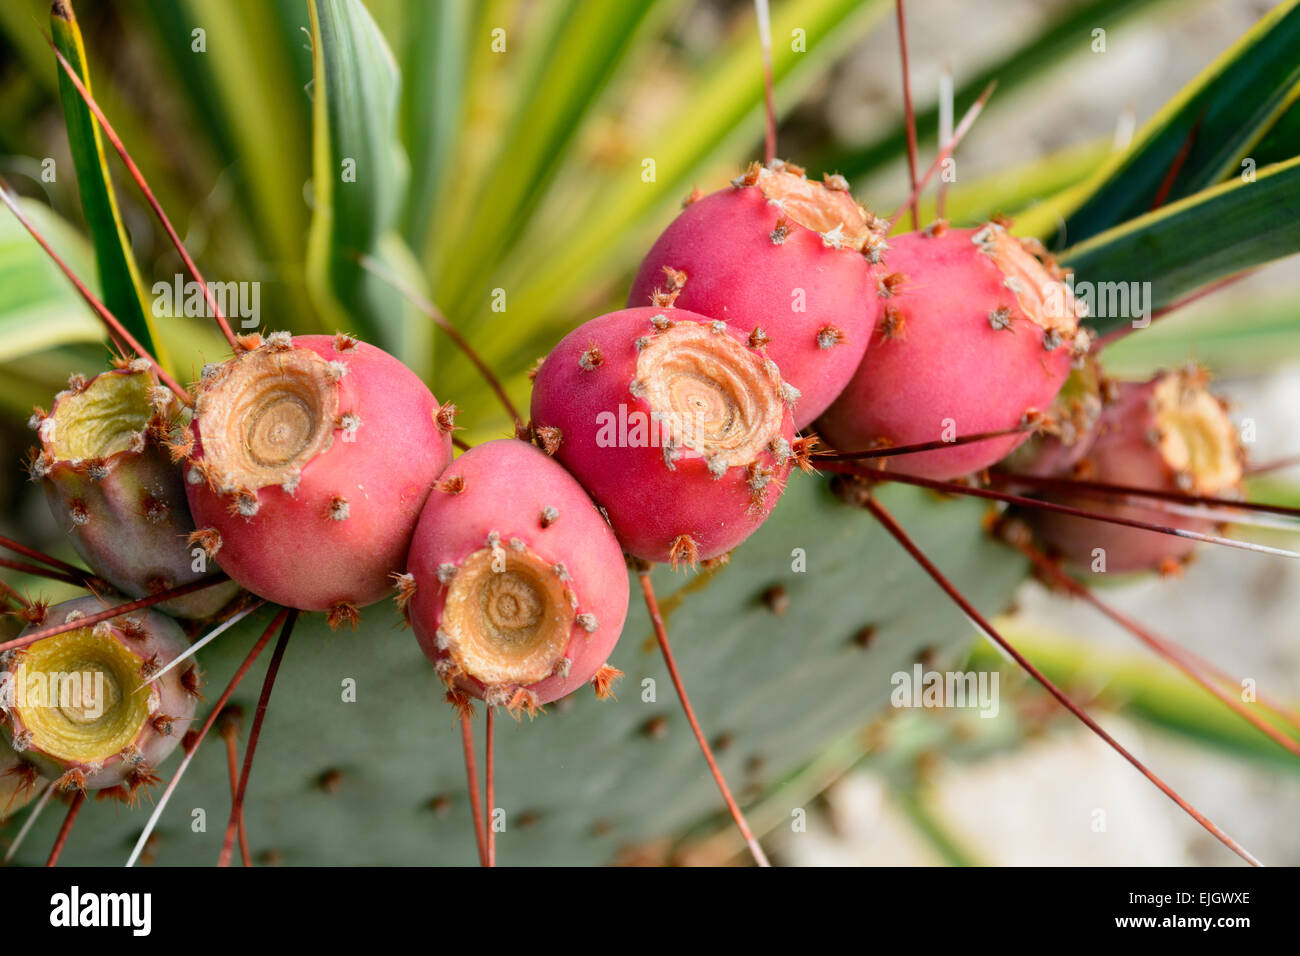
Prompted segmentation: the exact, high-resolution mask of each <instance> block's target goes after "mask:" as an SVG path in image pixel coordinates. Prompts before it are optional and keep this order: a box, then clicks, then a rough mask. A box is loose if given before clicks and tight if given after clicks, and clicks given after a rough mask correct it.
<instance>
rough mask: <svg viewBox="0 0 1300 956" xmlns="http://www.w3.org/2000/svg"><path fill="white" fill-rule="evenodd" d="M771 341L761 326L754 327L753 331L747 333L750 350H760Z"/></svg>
mask: <svg viewBox="0 0 1300 956" xmlns="http://www.w3.org/2000/svg"><path fill="white" fill-rule="evenodd" d="M771 341H772V337H771V336H770V335H768V334H767V332H766V331H764V329H763V327H762V326H761V325H758V326H755V327H754V331H752V332H750V333H749V347H750V348H751V349H761V348H762V347H763V346H764V345H766V344H767V343H768V342H771Z"/></svg>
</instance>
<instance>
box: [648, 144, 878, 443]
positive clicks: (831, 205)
mask: <svg viewBox="0 0 1300 956" xmlns="http://www.w3.org/2000/svg"><path fill="white" fill-rule="evenodd" d="M826 181H827V183H831V184H833V188H832V186H828V185H826V184H824V183H820V182H816V181H813V180H807V179H804V178H803V176H802V170H797V167H792V166H789V165H785V164H782V165H780V166H779V167H776V168H774V169H767V168H763V167H758V166H755V167H751V169H750V171H749V173H747V174H746V175H745V176H742V177H740V178H739V179H737V180H736V182H735V185H733V186H731V187H730V188H727V189H722V190H719V191H718V192H715V193H711V194H709V195H707V196H704V197H702V198H700V199H696V200H694V201H693V202H691V203H690V204H689V205H687V206H686V208H685V209H684V210H683V211H682V213H681V214H680V215H679V216H678V217H677V218H676V219H675V220H673V222H672V223H671V224H670V225H669V226H668V228H667V229H665V230H664V232H663V234H662V235H660V237H659V238H658V240H656V241H655V244H654V246H653V247H652V248H651V249H650V252H649V253H648V254H647V255H646V257H645V260H644V261H643V262H642V263H641V268H640V270H639V271H638V272H637V276H636V280H635V281H634V282H633V284H632V291H631V292H630V294H629V295H628V298H627V304H628V306H629V307H635V306H644V305H655V304H667V305H676V306H677V307H679V308H683V309H689V310H691V311H692V312H699V313H700V314H702V315H707V316H709V317H710V318H714V319H723V320H725V321H726V322H727V323H728V324H730V325H732V326H734V327H735V328H736V329H738V330H740V331H743V332H745V333H750V332H753V331H755V330H756V329H757V330H760V332H759V334H760V335H762V336H764V337H766V338H767V339H769V340H770V341H768V342H767V343H766V345H765V346H764V350H765V352H766V354H767V355H768V356H769V357H770V358H772V359H773V360H774V361H775V362H776V364H777V365H778V366H779V367H780V369H781V375H782V377H784V378H785V380H786V381H787V382H789V383H790V384H791V385H793V386H795V387H796V388H797V389H799V391H800V392H802V394H803V397H802V398H801V399H800V400H799V403H798V404H797V405H796V406H795V409H794V424H795V428H803V427H805V426H806V425H808V424H810V423H811V422H812V421H813V420H814V419H815V418H816V417H817V416H818V415H820V414H821V413H822V412H823V411H824V410H825V409H826V407H827V406H828V405H829V404H830V403H831V402H832V401H833V400H834V398H835V396H836V395H838V394H839V393H840V392H841V391H842V390H843V388H844V386H845V385H846V384H847V383H848V381H849V379H850V378H851V377H852V375H853V372H854V370H855V369H856V368H857V367H858V364H859V363H860V362H861V361H862V355H863V353H864V352H865V350H866V348H867V343H868V342H869V341H870V339H871V333H872V331H873V329H874V328H875V326H876V322H877V319H878V317H879V315H880V308H881V307H880V301H879V299H878V297H877V296H876V294H875V289H876V282H877V279H878V278H879V277H880V275H881V273H880V270H879V267H878V266H876V265H873V260H874V261H876V262H878V261H879V258H880V255H881V253H882V252H883V250H884V249H885V248H886V246H885V243H884V239H883V235H884V232H885V231H887V226H886V227H884V228H881V227H880V226H879V225H878V223H879V221H878V220H876V218H875V217H874V216H872V215H871V214H870V213H867V212H866V211H865V210H864V209H863V208H862V207H861V206H859V205H858V204H857V203H855V202H854V201H853V199H852V197H851V196H850V195H849V193H848V187H847V184H846V183H844V182H843V180H842V179H841V178H840V177H827V180H826ZM873 227H875V228H874V229H873ZM837 229H838V231H837ZM797 308H798V309H800V311H796V309H797Z"/></svg>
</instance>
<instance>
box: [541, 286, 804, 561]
mask: <svg viewBox="0 0 1300 956" xmlns="http://www.w3.org/2000/svg"><path fill="white" fill-rule="evenodd" d="M796 400H797V393H796V392H795V390H793V389H791V388H790V387H789V386H788V385H786V384H785V383H784V382H783V381H782V380H781V376H780V372H779V370H778V369H777V368H776V365H775V363H773V362H772V361H771V360H770V359H766V358H765V357H764V356H763V355H762V354H761V353H760V352H758V351H757V350H756V349H753V348H750V347H749V346H748V345H747V343H746V336H745V335H743V334H742V333H740V332H736V331H734V330H732V329H730V328H729V327H727V326H726V325H725V323H723V322H721V321H713V320H710V319H708V318H705V317H704V316H701V315H698V314H696V313H694V312H688V311H685V310H682V309H673V308H666V309H655V308H642V309H624V310H622V311H620V312H611V313H609V314H607V315H602V316H600V317H598V318H595V319H592V320H591V321H590V322H587V323H585V324H584V325H581V326H579V327H578V328H576V329H574V330H573V331H572V332H570V333H569V334H568V335H567V336H565V337H564V339H563V340H562V341H561V342H560V344H559V345H557V346H556V347H555V349H554V350H553V351H552V352H551V353H550V355H548V356H547V358H546V360H545V361H544V362H543V363H542V366H541V368H540V369H538V372H537V376H536V378H535V380H534V383H533V396H532V409H531V411H532V419H533V428H534V433H535V434H536V436H537V437H538V440H539V442H540V443H541V444H542V445H543V447H544V448H546V450H548V451H549V452H551V453H552V454H554V456H555V457H556V459H557V460H558V461H559V462H560V463H561V464H563V465H564V466H565V467H566V468H567V469H568V470H569V472H570V473H571V474H572V475H573V476H574V477H575V478H577V479H578V481H579V482H580V483H581V484H582V486H583V487H584V488H585V489H586V490H587V492H588V494H590V495H591V496H592V498H594V499H595V501H596V503H597V504H599V505H600V506H601V508H602V509H603V510H604V511H605V514H606V515H607V517H608V518H609V522H610V524H611V525H612V526H613V528H614V532H615V534H617V535H618V540H619V543H620V544H621V545H622V546H623V549H624V550H625V551H627V552H628V553H629V554H631V555H633V556H635V557H638V558H641V559H643V560H646V561H652V562H669V563H672V564H674V565H677V564H681V563H685V564H694V563H695V562H696V561H698V560H707V559H709V558H714V557H717V556H719V555H721V554H724V553H725V552H727V551H730V550H731V549H732V548H734V547H735V546H736V545H738V544H740V542H741V541H743V540H744V539H745V538H747V537H748V536H749V535H750V534H751V533H753V531H754V530H755V529H756V528H758V526H759V525H761V524H762V523H763V521H764V519H765V518H766V517H767V515H768V514H769V513H770V512H771V510H772V508H773V507H774V506H775V504H776V501H777V499H778V498H779V497H780V494H781V490H782V488H783V486H784V483H785V479H786V476H787V475H788V474H789V471H790V466H791V462H792V461H793V460H794V455H795V453H794V451H792V445H793V441H794V425H793V421H792V419H791V412H790V405H791V404H792V403H793V402H795V401H796ZM652 424H653V425H654V426H655V427H654V428H651V427H650V426H651V425H652ZM638 426H640V428H639V430H638Z"/></svg>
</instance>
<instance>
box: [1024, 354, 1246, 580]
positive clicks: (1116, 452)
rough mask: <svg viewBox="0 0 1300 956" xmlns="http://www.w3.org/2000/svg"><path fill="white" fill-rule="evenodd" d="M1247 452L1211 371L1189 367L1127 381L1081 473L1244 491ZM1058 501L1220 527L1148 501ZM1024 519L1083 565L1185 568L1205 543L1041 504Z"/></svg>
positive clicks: (1051, 547)
mask: <svg viewBox="0 0 1300 956" xmlns="http://www.w3.org/2000/svg"><path fill="white" fill-rule="evenodd" d="M1243 458H1244V455H1243V451H1242V446H1241V443H1240V441H1239V439H1238V435H1237V430H1236V428H1235V426H1234V425H1233V423H1232V420H1231V419H1230V418H1229V417H1228V413H1227V411H1226V409H1225V408H1224V405H1223V403H1222V401H1221V400H1220V399H1218V398H1216V397H1215V396H1214V395H1213V394H1212V393H1211V392H1210V391H1209V389H1208V388H1207V387H1206V376H1205V374H1204V373H1203V372H1202V371H1200V370H1199V369H1196V368H1188V369H1182V370H1179V371H1173V372H1162V373H1160V374H1159V375H1157V376H1155V377H1154V378H1152V379H1151V380H1150V381H1147V382H1140V383H1139V382H1126V383H1123V384H1121V385H1120V386H1119V388H1118V392H1117V395H1116V397H1115V400H1114V401H1112V402H1110V403H1109V404H1107V406H1106V407H1105V409H1104V410H1103V412H1102V415H1101V420H1100V422H1099V423H1098V426H1097V437H1096V438H1095V439H1094V440H1093V442H1092V445H1091V447H1090V448H1089V449H1088V452H1087V454H1086V455H1085V456H1084V458H1083V459H1082V460H1081V461H1080V463H1079V465H1078V467H1077V468H1076V473H1077V474H1078V475H1079V476H1080V477H1082V478H1087V479H1089V480H1092V481H1098V482H1103V483H1106V484H1118V485H1132V486H1135V487H1141V488H1150V489H1154V490H1166V491H1179V492H1187V493H1191V494H1198V495H1211V496H1218V497H1236V496H1238V495H1239V494H1240V491H1241V478H1242V470H1243V468H1242V463H1243ZM1049 497H1050V500H1052V501H1057V502H1059V503H1061V504H1067V505H1070V506H1072V507H1075V508H1085V509H1087V510H1089V511H1093V512H1098V513H1101V514H1112V515H1118V516H1120V517H1125V518H1130V519H1134V520H1138V521H1146V522H1149V523H1151V524H1158V525H1163V526H1166V527H1174V528H1184V529H1187V530H1189V531H1199V532H1210V533H1213V532H1214V530H1215V523H1214V522H1213V521H1209V520H1207V519H1204V518H1193V517H1187V516H1184V515H1178V514H1173V513H1170V512H1168V511H1162V510H1157V509H1154V508H1144V507H1141V506H1139V505H1133V504H1112V503H1110V502H1107V501H1103V500H1100V499H1098V498H1095V497H1092V496H1088V497H1083V496H1079V495H1070V494H1068V493H1061V494H1058V493H1055V492H1054V493H1052V494H1051V495H1050V496H1049ZM1024 517H1025V518H1026V519H1027V520H1028V521H1029V522H1030V525H1031V526H1032V527H1033V529H1034V531H1035V534H1036V537H1037V539H1038V540H1039V542H1040V543H1041V545H1042V546H1043V547H1044V548H1045V549H1046V550H1047V551H1048V552H1050V553H1052V554H1056V555H1059V556H1060V557H1062V558H1063V559H1064V560H1065V561H1066V563H1067V564H1068V565H1070V566H1071V567H1074V568H1078V569H1082V570H1093V571H1102V570H1104V571H1107V572H1111V573H1125V572H1134V571H1149V570H1159V571H1163V572H1166V573H1169V572H1176V571H1177V570H1178V568H1179V567H1180V565H1181V564H1182V563H1183V562H1184V561H1186V560H1187V559H1188V558H1189V557H1190V555H1191V553H1192V550H1193V549H1194V548H1195V546H1196V542H1195V541H1193V540H1190V539H1187V538H1179V537H1174V536H1170V535H1165V534H1160V533H1158V532H1154V531H1145V530H1142V529H1140V528H1128V527H1124V526H1121V525H1112V524H1105V523H1103V522H1099V521H1091V520H1088V519H1086V518H1076V517H1071V516H1069V515H1062V514H1059V513H1052V512H1046V511H1039V510H1036V509H1035V510H1032V511H1028V513H1026V514H1025V515H1024ZM1100 562H1104V563H1100Z"/></svg>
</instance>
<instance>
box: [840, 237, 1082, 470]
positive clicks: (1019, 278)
mask: <svg viewBox="0 0 1300 956" xmlns="http://www.w3.org/2000/svg"><path fill="white" fill-rule="evenodd" d="M1035 253H1036V254H1037V255H1038V256H1041V255H1043V253H1042V252H1041V251H1040V250H1038V249H1032V248H1026V247H1025V245H1023V244H1022V240H1018V239H1015V238H1013V237H1012V236H1010V235H1008V234H1007V233H1006V231H1005V230H1004V229H1003V228H1002V227H1001V226H1000V225H997V224H995V223H990V224H988V225H986V226H983V227H981V228H979V229H944V228H939V229H933V228H932V229H930V230H926V231H922V232H915V233H908V234H907V235H904V236H898V237H896V238H894V239H892V240H891V241H890V249H889V252H888V253H887V258H886V261H887V265H888V268H889V271H890V276H889V277H887V278H886V280H884V288H883V289H882V291H884V292H886V293H887V297H886V298H885V299H884V304H885V312H884V315H883V316H882V318H881V321H880V325H879V327H878V328H877V329H876V333H875V335H874V336H873V337H872V340H871V344H870V345H869V346H868V347H867V353H866V355H865V356H864V357H863V360H862V364H861V365H860V366H859V367H858V370H857V372H856V373H855V374H854V376H853V379H852V380H851V381H850V382H849V384H848V386H847V387H846V388H845V389H844V392H843V394H842V395H841V396H840V397H839V398H838V399H836V401H835V402H834V403H833V404H832V405H831V406H830V408H829V409H827V411H826V414H824V415H823V416H822V417H821V418H820V419H819V421H818V423H817V430H818V432H819V433H820V434H821V435H822V436H823V437H825V438H826V439H827V440H828V441H830V442H831V443H832V444H834V445H835V447H836V448H839V449H840V450H842V451H846V452H851V451H863V450H866V449H869V448H874V447H878V446H880V445H882V444H884V445H910V444H916V443H921V442H928V441H936V440H939V439H943V438H945V437H946V438H955V437H960V436H961V435H973V434H977V433H980V432H988V431H1000V430H1003V429H1010V428H1015V427H1017V426H1018V425H1020V424H1022V422H1024V421H1025V419H1026V417H1027V416H1034V415H1036V414H1038V413H1046V412H1048V411H1049V409H1050V408H1051V407H1052V403H1053V401H1054V399H1055V398H1056V395H1057V393H1058V392H1059V391H1060V389H1061V386H1062V385H1063V384H1064V382H1065V380H1066V376H1067V375H1069V372H1070V366H1071V362H1072V359H1073V358H1074V357H1075V356H1076V355H1081V354H1082V353H1083V352H1085V351H1086V348H1087V345H1088V342H1087V336H1086V334H1083V333H1080V332H1079V328H1078V315H1077V308H1078V307H1077V305H1076V303H1075V300H1074V299H1073V297H1072V296H1071V295H1070V294H1069V292H1068V291H1067V289H1066V287H1065V285H1064V284H1063V283H1062V282H1060V281H1057V280H1058V279H1059V278H1060V276H1059V272H1057V270H1055V267H1054V266H1053V265H1052V263H1051V262H1050V260H1047V262H1046V266H1044V264H1042V263H1040V262H1039V259H1038V258H1037V256H1036V255H1035ZM1025 437H1026V436H1025V435H1024V434H1020V435H1009V436H1007V437H1005V438H994V439H989V440H988V441H982V442H976V443H972V444H967V445H958V446H955V447H954V448H951V449H943V450H941V451H928V452H922V453H919V454H914V455H906V456H900V457H898V458H895V459H892V460H891V461H890V463H889V467H890V469H893V470H897V471H900V472H904V473H906V474H912V475H918V476H921V477H925V478H934V479H939V480H947V479H950V478H956V477H959V476H962V475H968V474H971V473H973V472H977V471H979V470H981V469H983V468H987V467H989V466H990V465H992V464H993V463H994V462H996V461H998V460H999V459H1001V458H1003V457H1004V456H1005V455H1007V454H1008V453H1009V452H1011V451H1012V450H1013V449H1014V448H1016V447H1017V446H1018V445H1020V443H1021V442H1023V441H1024V440H1025Z"/></svg>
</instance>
